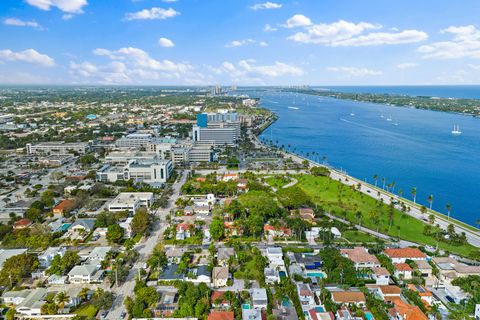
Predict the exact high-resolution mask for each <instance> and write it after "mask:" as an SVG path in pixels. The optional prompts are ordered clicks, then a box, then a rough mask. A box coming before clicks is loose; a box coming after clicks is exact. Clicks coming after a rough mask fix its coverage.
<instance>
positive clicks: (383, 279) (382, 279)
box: [372, 267, 390, 286]
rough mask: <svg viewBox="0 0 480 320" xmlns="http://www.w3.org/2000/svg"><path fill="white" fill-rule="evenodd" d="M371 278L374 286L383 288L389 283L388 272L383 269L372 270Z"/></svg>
mask: <svg viewBox="0 0 480 320" xmlns="http://www.w3.org/2000/svg"><path fill="white" fill-rule="evenodd" d="M372 271H373V274H372V278H373V279H374V280H375V284H377V285H380V286H384V285H388V283H389V282H390V272H388V270H387V269H385V268H384V267H376V268H372Z"/></svg>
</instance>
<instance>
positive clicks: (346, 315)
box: [336, 306, 363, 320]
mask: <svg viewBox="0 0 480 320" xmlns="http://www.w3.org/2000/svg"><path fill="white" fill-rule="evenodd" d="M336 320H363V317H357V316H355V314H354V313H353V312H352V311H351V310H350V309H349V308H348V307H347V306H342V307H341V308H340V309H338V310H337V314H336Z"/></svg>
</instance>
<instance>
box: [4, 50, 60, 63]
mask: <svg viewBox="0 0 480 320" xmlns="http://www.w3.org/2000/svg"><path fill="white" fill-rule="evenodd" d="M1 60H5V61H21V62H27V63H32V64H38V65H41V66H45V67H53V66H54V65H55V60H54V59H52V58H50V57H49V56H47V55H46V54H41V53H39V52H38V51H36V50H34V49H27V50H23V51H17V52H14V51H12V50H9V49H6V50H0V61H1Z"/></svg>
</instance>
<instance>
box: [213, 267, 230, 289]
mask: <svg viewBox="0 0 480 320" xmlns="http://www.w3.org/2000/svg"><path fill="white" fill-rule="evenodd" d="M227 281H228V267H214V268H213V271H212V284H213V287H215V288H220V287H225V286H226V285H227Z"/></svg>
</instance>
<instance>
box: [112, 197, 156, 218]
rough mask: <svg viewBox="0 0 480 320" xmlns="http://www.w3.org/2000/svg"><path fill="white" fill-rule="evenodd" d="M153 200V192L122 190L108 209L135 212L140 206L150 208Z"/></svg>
mask: <svg viewBox="0 0 480 320" xmlns="http://www.w3.org/2000/svg"><path fill="white" fill-rule="evenodd" d="M153 201H154V197H153V192H122V193H120V194H118V195H117V197H116V198H115V199H113V200H112V201H111V202H110V203H109V205H108V211H110V212H122V211H127V212H128V213H130V214H134V213H135V212H136V211H137V209H138V208H140V207H146V208H150V206H151V205H152V204H153Z"/></svg>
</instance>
